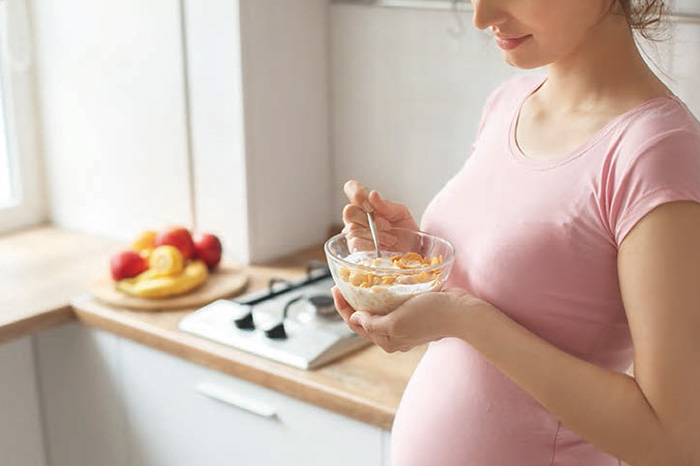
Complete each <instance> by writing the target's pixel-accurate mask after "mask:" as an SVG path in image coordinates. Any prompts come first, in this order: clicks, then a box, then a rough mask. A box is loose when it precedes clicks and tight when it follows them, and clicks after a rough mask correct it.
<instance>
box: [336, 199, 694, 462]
mask: <svg viewBox="0 0 700 466" xmlns="http://www.w3.org/2000/svg"><path fill="white" fill-rule="evenodd" d="M618 275H619V280H620V286H621V290H622V297H623V301H624V304H625V309H626V312H627V316H628V320H629V323H630V327H631V332H632V339H633V343H634V347H635V378H633V377H630V376H628V375H626V374H621V373H617V372H613V371H610V370H607V369H603V368H601V367H598V366H596V365H594V364H591V363H588V362H586V361H583V360H581V359H578V358H576V357H574V356H571V355H570V354H568V353H566V352H564V351H562V350H560V349H558V348H557V347H555V346H553V345H551V344H550V343H548V342H547V341H545V340H543V339H542V338H540V337H538V336H537V335H535V334H533V333H532V332H530V331H529V330H527V329H526V328H524V327H522V326H521V325H519V324H518V323H517V322H515V321H514V320H512V319H511V318H509V317H508V316H506V315H505V314H504V313H503V312H501V311H500V310H498V309H496V308H495V307H494V306H491V305H490V304H488V303H484V302H483V301H481V300H479V299H477V298H475V297H473V296H471V295H469V294H468V293H466V292H465V291H464V290H459V289H450V290H447V292H442V293H426V294H423V295H419V296H416V297H414V298H412V299H410V300H408V301H407V302H406V304H404V305H403V306H401V307H399V308H398V309H396V310H395V311H394V312H392V313H390V314H388V315H386V316H373V315H371V314H367V313H363V312H355V311H354V310H353V309H352V308H350V307H349V306H348V305H347V303H346V302H345V300H344V299H343V298H342V295H341V294H340V292H339V291H338V290H337V289H334V297H335V299H336V308H337V309H338V311H339V312H340V314H341V315H342V316H343V318H344V319H345V320H346V322H347V323H348V325H349V326H350V327H351V328H352V329H353V330H355V331H356V332H357V333H359V334H360V335H363V336H365V337H367V338H370V339H372V340H373V341H374V342H375V343H377V344H378V345H380V346H381V347H382V348H384V349H385V350H387V351H389V352H393V351H404V350H407V349H409V348H411V347H413V346H416V345H420V344H423V343H426V342H429V341H434V340H438V339H440V338H443V337H457V338H461V339H463V340H465V341H466V342H468V343H469V344H471V345H472V346H473V347H474V348H475V349H476V350H478V351H479V352H480V353H481V354H482V355H483V356H484V357H485V358H486V359H487V360H488V361H489V362H490V363H491V364H492V365H493V366H495V367H496V368H498V369H499V370H500V371H501V372H503V373H504V374H505V375H506V376H508V377H509V378H510V379H511V380H513V381H514V382H515V383H516V384H517V385H519V386H520V387H521V388H522V389H523V390H525V391H526V392H527V393H529V394H530V395H531V396H532V397H533V398H535V399H536V400H537V401H539V402H540V403H541V404H542V405H543V406H544V407H545V408H546V409H547V410H548V411H549V412H550V413H551V414H552V415H553V416H555V417H557V418H559V419H561V421H562V422H563V423H564V424H565V425H566V426H567V427H568V428H570V429H571V430H573V431H574V432H576V433H578V434H579V435H581V436H582V437H583V438H585V439H586V440H588V441H589V442H591V443H592V444H594V445H596V446H597V447H598V448H600V449H601V450H604V451H606V452H608V453H609V454H611V455H614V456H615V457H618V458H620V459H622V460H623V461H625V462H627V463H629V464H630V465H632V466H647V465H648V466H698V465H700V204H696V203H692V202H673V203H669V204H665V205H662V206H660V207H658V208H656V209H654V210H653V211H652V212H650V213H649V214H647V215H646V216H645V217H644V218H643V219H642V220H641V221H640V222H639V223H638V224H637V225H636V226H635V227H634V229H633V230H632V231H631V232H630V234H629V235H628V236H627V238H626V239H625V240H624V242H623V244H622V245H621V246H620V248H619V252H618ZM426 310H430V313H429V314H430V315H431V316H432V317H433V318H431V319H428V320H427V321H426V319H425V315H426Z"/></svg>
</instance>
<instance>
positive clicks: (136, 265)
mask: <svg viewBox="0 0 700 466" xmlns="http://www.w3.org/2000/svg"><path fill="white" fill-rule="evenodd" d="M109 266H110V272H111V273H112V278H113V279H114V280H122V279H124V278H131V277H135V276H137V275H139V274H140V273H142V272H144V271H145V270H147V269H148V261H147V260H146V259H144V258H143V257H141V255H140V254H139V253H138V252H136V251H131V250H128V251H121V252H118V253H116V254H114V255H113V256H112V257H111V259H110V261H109Z"/></svg>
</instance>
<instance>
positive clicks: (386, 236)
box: [343, 223, 398, 251]
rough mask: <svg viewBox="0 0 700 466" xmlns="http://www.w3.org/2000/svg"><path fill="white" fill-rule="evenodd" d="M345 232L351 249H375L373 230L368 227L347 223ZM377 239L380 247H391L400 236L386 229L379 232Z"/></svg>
mask: <svg viewBox="0 0 700 466" xmlns="http://www.w3.org/2000/svg"><path fill="white" fill-rule="evenodd" d="M343 233H344V234H345V237H346V238H347V241H348V246H349V247H350V250H351V251H358V250H359V251H371V250H373V249H374V241H373V240H372V232H371V231H370V230H369V229H368V228H363V227H362V226H360V225H358V224H356V223H351V224H348V225H345V228H343ZM377 241H378V242H379V247H380V248H390V247H391V246H393V245H395V244H396V243H397V242H398V238H397V237H396V236H395V235H392V234H391V233H387V232H386V231H381V230H380V231H378V232H377Z"/></svg>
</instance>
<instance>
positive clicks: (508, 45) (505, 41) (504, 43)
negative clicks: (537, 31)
mask: <svg viewBox="0 0 700 466" xmlns="http://www.w3.org/2000/svg"><path fill="white" fill-rule="evenodd" d="M530 37H532V36H531V35H530V34H528V35H526V36H521V37H498V36H497V37H496V45H498V46H499V47H500V48H502V49H503V50H513V49H514V48H516V47H517V46H519V45H520V44H522V43H523V42H525V41H526V40H528V39H529V38H530Z"/></svg>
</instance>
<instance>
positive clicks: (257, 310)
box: [179, 261, 369, 369]
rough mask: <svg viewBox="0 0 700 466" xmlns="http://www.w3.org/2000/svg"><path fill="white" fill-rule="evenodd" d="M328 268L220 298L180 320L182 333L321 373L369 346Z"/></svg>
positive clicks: (310, 268) (313, 267)
mask: <svg viewBox="0 0 700 466" xmlns="http://www.w3.org/2000/svg"><path fill="white" fill-rule="evenodd" d="M333 285H334V282H333V278H332V277H331V274H330V270H329V269H328V267H327V266H326V264H324V263H322V262H318V261H312V262H310V263H309V264H308V265H307V270H306V276H305V277H304V278H302V279H300V280H297V281H288V280H284V279H281V278H272V279H270V283H269V286H268V289H266V290H262V291H259V292H255V293H250V294H246V295H244V296H241V297H238V298H235V299H219V300H217V301H214V302H212V303H210V304H208V305H206V306H204V307H202V308H201V309H198V310H196V311H194V312H193V313H192V314H189V315H188V316H187V317H185V318H184V319H183V320H182V321H180V324H179V328H180V330H182V331H185V332H188V333H193V334H195V335H198V336H201V337H204V338H207V339H209V340H213V341H216V342H219V343H223V344H225V345H229V346H233V347H234V348H237V349H240V350H243V351H247V352H250V353H253V354H256V355H259V356H263V357H266V358H269V359H273V360H275V361H278V362H281V363H284V364H288V365H290V366H294V367H298V368H300V369H316V368H318V367H321V366H322V365H324V364H327V363H329V362H331V361H334V360H335V359H338V358H340V357H341V356H344V355H346V354H348V353H350V352H352V351H355V350H358V349H360V348H363V347H365V346H367V345H368V344H369V342H368V341H366V340H364V339H363V338H361V337H360V336H358V335H357V334H355V333H354V332H352V331H351V330H350V329H348V327H347V326H346V325H345V322H344V321H343V319H342V318H341V317H340V315H339V314H338V313H337V312H336V310H335V307H334V305H333V298H332V296H331V288H332V287H333Z"/></svg>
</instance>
